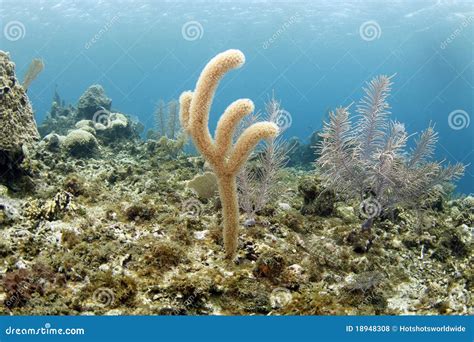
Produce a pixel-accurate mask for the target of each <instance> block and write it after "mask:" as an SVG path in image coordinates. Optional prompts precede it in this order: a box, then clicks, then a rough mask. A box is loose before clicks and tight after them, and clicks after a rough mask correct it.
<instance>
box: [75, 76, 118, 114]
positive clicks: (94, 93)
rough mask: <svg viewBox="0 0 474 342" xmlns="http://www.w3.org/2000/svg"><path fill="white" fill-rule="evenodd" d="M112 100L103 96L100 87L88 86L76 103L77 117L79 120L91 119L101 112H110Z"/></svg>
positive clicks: (96, 85) (103, 91)
mask: <svg viewBox="0 0 474 342" xmlns="http://www.w3.org/2000/svg"><path fill="white" fill-rule="evenodd" d="M111 106H112V100H111V99H109V98H108V97H107V96H106V95H105V90H104V88H102V86H101V85H98V84H95V85H92V86H90V87H89V88H88V89H87V90H86V91H85V92H84V94H82V96H81V97H80V98H79V102H78V103H77V114H76V115H77V117H78V118H80V119H89V120H91V119H93V117H94V114H95V113H97V112H99V111H101V110H103V111H105V112H106V111H110V107H111Z"/></svg>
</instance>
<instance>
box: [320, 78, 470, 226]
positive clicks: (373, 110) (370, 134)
mask: <svg viewBox="0 0 474 342" xmlns="http://www.w3.org/2000/svg"><path fill="white" fill-rule="evenodd" d="M391 85H392V82H391V77H388V76H378V77H376V78H374V79H373V80H372V81H370V82H369V83H368V84H367V87H366V88H364V92H365V96H364V97H363V98H362V100H361V101H360V102H359V104H358V106H357V113H358V114H359V116H358V120H357V122H356V123H355V125H353V124H352V123H351V120H350V114H349V107H339V108H337V109H336V110H335V111H334V112H330V114H329V122H327V123H325V124H324V128H323V132H322V133H321V137H322V141H321V143H320V144H319V146H317V148H318V149H319V152H320V155H321V156H320V158H319V159H318V160H317V166H318V167H319V168H320V171H321V174H322V176H323V178H324V180H325V185H326V187H328V188H330V189H333V190H335V191H337V192H338V193H340V194H342V195H347V196H348V197H353V198H358V199H359V200H360V202H361V204H360V209H361V210H360V211H361V214H362V215H363V216H365V217H366V221H365V222H364V223H363V225H362V228H363V229H370V227H371V226H372V223H373V220H374V218H376V217H377V216H379V215H380V214H381V213H382V211H383V210H388V209H390V208H393V207H394V206H396V205H416V204H417V203H418V201H420V200H421V199H423V198H425V197H426V196H427V195H428V194H429V192H430V191H431V190H432V189H433V188H434V187H435V186H436V185H443V184H444V183H446V182H449V181H451V180H455V179H457V178H459V177H460V176H461V175H462V174H463V173H464V165H462V164H460V163H458V164H455V165H448V166H447V167H443V166H442V164H441V162H432V161H430V158H431V157H432V155H433V152H434V147H435V145H436V142H437V140H438V135H437V133H436V132H435V131H434V127H433V126H431V125H430V126H429V127H428V128H427V129H426V130H425V131H424V132H422V133H421V135H420V136H419V137H418V139H416V142H415V147H414V148H413V149H411V150H410V151H409V152H408V153H406V152H405V148H406V144H407V140H408V138H409V137H408V135H407V133H406V131H405V126H404V125H403V124H402V123H399V122H393V121H389V115H390V111H389V109H390V106H389V104H388V103H387V101H386V100H387V97H388V95H389V93H390V90H391Z"/></svg>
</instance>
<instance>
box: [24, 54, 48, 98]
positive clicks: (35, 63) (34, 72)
mask: <svg viewBox="0 0 474 342" xmlns="http://www.w3.org/2000/svg"><path fill="white" fill-rule="evenodd" d="M43 69H44V63H43V61H42V60H41V59H39V58H35V59H33V60H32V61H31V63H30V66H29V67H28V70H27V71H26V74H25V79H24V80H23V88H24V89H25V91H27V90H28V88H29V87H30V84H31V82H33V81H34V80H35V79H36V77H38V75H39V74H40V73H41V71H43Z"/></svg>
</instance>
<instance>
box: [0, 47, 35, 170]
mask: <svg viewBox="0 0 474 342" xmlns="http://www.w3.org/2000/svg"><path fill="white" fill-rule="evenodd" d="M38 138H39V133H38V130H37V129H36V123H35V120H34V117H33V109H32V108H31V104H30V101H29V100H28V96H27V95H26V91H25V90H24V89H23V87H22V86H21V84H20V82H18V79H17V78H16V76H15V64H14V63H13V62H12V61H11V60H10V56H9V54H8V53H6V52H3V51H0V174H7V176H11V177H12V178H14V176H15V174H16V172H15V170H17V169H18V168H19V167H18V165H19V164H20V163H21V161H22V160H23V158H24V152H23V151H22V146H23V145H24V144H27V143H31V142H33V141H34V140H36V139H38Z"/></svg>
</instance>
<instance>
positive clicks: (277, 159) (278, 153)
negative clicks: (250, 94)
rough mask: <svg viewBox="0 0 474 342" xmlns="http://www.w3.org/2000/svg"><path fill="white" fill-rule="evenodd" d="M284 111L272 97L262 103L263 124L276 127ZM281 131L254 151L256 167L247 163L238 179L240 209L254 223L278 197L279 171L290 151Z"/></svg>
mask: <svg viewBox="0 0 474 342" xmlns="http://www.w3.org/2000/svg"><path fill="white" fill-rule="evenodd" d="M282 113H284V110H283V109H282V108H281V104H280V102H279V101H278V100H277V99H276V98H275V97H274V96H272V98H271V99H270V100H268V101H267V102H266V103H265V119H266V121H269V122H273V123H275V124H278V120H280V117H281V114H282ZM250 118H251V120H250V122H249V123H250V124H251V123H252V122H254V121H256V120H257V116H256V115H252V116H250ZM282 128H284V126H282V127H281V128H280V132H279V134H278V136H275V137H271V138H268V139H266V140H265V142H264V144H263V146H262V148H261V149H260V150H258V151H256V153H255V154H256V157H255V163H254V164H252V165H250V163H247V164H246V165H245V166H244V167H243V168H242V170H241V171H240V172H239V174H238V176H237V186H238V190H239V194H240V196H239V200H240V201H239V204H240V207H241V208H242V209H243V210H244V212H245V213H246V214H247V216H248V217H249V219H253V218H254V216H255V214H256V213H257V212H259V211H260V210H262V209H263V208H264V207H265V206H266V205H267V204H268V203H269V202H271V201H272V200H274V199H275V198H276V197H277V196H278V190H279V189H280V188H281V187H279V185H280V183H281V182H280V179H279V178H281V177H280V171H281V169H282V168H284V167H285V165H286V164H287V162H288V152H289V151H291V147H290V146H289V145H288V144H287V143H285V141H284V140H283V137H282V136H281V133H282V132H283V129H282Z"/></svg>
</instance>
